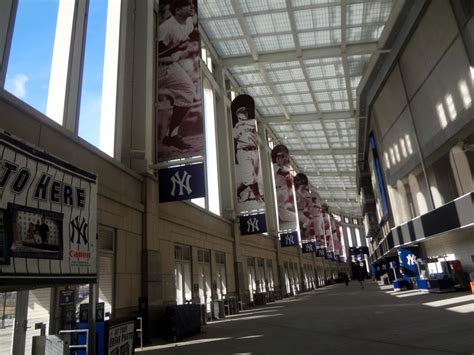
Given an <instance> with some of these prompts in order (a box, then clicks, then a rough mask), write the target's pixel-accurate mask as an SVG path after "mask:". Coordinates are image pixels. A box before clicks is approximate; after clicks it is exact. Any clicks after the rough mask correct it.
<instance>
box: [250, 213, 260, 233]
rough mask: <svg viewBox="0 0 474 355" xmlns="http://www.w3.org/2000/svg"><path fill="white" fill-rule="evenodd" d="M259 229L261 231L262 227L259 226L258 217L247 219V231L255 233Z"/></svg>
mask: <svg viewBox="0 0 474 355" xmlns="http://www.w3.org/2000/svg"><path fill="white" fill-rule="evenodd" d="M258 231H260V228H259V226H258V219H257V218H256V217H253V218H249V219H248V220H247V232H248V233H254V232H258Z"/></svg>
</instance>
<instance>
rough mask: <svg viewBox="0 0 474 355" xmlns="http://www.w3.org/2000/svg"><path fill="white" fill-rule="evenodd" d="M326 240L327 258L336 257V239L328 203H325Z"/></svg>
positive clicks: (323, 206)
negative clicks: (333, 235) (334, 238)
mask: <svg viewBox="0 0 474 355" xmlns="http://www.w3.org/2000/svg"><path fill="white" fill-rule="evenodd" d="M322 208H323V221H324V240H325V243H326V255H327V259H331V260H332V259H334V240H333V238H332V227H331V215H330V213H329V207H328V205H327V203H323V205H322Z"/></svg>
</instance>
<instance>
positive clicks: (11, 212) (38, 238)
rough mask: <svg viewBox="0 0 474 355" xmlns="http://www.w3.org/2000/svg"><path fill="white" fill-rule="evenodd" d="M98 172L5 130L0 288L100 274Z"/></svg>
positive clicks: (0, 163)
mask: <svg viewBox="0 0 474 355" xmlns="http://www.w3.org/2000/svg"><path fill="white" fill-rule="evenodd" d="M96 230H97V184H96V176H95V175H94V174H91V173H89V172H86V171H84V170H81V169H79V168H77V167H75V166H73V165H71V164H69V163H67V162H65V161H63V160H60V159H58V158H56V157H53V156H51V155H49V154H47V153H45V152H43V151H40V150H38V149H37V148H36V147H33V146H30V145H27V144H25V143H23V142H22V141H19V140H17V139H15V138H12V137H11V136H9V135H6V134H4V133H3V132H0V254H1V260H0V288H2V289H5V288H14V287H15V286H19V285H23V286H28V285H31V284H35V285H37V284H58V283H65V282H67V283H69V284H70V283H90V282H95V280H96V272H97V271H96V258H97V253H96Z"/></svg>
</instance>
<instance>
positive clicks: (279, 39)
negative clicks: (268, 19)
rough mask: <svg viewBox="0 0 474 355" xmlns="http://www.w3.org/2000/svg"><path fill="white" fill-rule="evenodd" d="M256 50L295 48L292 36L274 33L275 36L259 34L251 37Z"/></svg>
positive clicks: (273, 50)
mask: <svg viewBox="0 0 474 355" xmlns="http://www.w3.org/2000/svg"><path fill="white" fill-rule="evenodd" d="M253 40H254V42H255V46H256V48H257V51H258V52H276V51H278V50H283V49H290V48H295V42H294V41H293V36H292V35H291V34H288V35H276V36H259V37H253Z"/></svg>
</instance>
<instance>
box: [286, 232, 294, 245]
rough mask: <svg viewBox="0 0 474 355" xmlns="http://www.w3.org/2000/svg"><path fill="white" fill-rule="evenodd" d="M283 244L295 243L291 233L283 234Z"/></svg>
mask: <svg viewBox="0 0 474 355" xmlns="http://www.w3.org/2000/svg"><path fill="white" fill-rule="evenodd" d="M285 244H286V245H293V244H295V242H294V239H293V234H287V235H285Z"/></svg>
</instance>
